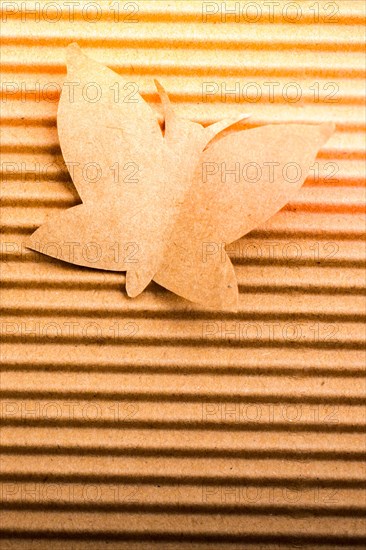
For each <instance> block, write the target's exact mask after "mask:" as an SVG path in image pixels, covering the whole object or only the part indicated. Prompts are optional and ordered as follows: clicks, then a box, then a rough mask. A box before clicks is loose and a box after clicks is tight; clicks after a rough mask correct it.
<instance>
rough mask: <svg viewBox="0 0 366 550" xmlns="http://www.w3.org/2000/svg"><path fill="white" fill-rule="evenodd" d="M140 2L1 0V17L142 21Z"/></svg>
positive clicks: (92, 21) (118, 21) (37, 19)
mask: <svg viewBox="0 0 366 550" xmlns="http://www.w3.org/2000/svg"><path fill="white" fill-rule="evenodd" d="M139 11H140V6H139V4H138V2H120V1H112V2H89V1H86V2H85V1H78V0H69V1H68V2H27V1H23V2H16V1H4V2H2V3H1V20H2V22H3V23H6V22H7V21H9V20H10V19H12V18H15V17H16V18H17V19H20V20H21V21H22V23H27V22H30V21H33V22H36V23H40V22H42V21H43V22H46V23H58V22H59V21H68V22H70V23H73V22H74V21H80V20H81V21H84V22H86V23H98V21H101V20H102V19H111V20H112V21H114V22H115V23H138V22H139Z"/></svg>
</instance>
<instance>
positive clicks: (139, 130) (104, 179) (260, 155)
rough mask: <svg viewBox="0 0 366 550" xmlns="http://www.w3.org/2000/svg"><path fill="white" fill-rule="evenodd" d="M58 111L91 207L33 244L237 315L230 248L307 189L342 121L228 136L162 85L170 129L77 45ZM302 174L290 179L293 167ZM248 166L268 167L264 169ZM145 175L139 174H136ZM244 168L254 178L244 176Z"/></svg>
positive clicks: (73, 168)
mask: <svg viewBox="0 0 366 550" xmlns="http://www.w3.org/2000/svg"><path fill="white" fill-rule="evenodd" d="M67 77H68V78H67V81H66V82H67V85H66V84H65V85H64V87H63V91H62V94H61V98H60V102H59V107H58V116H57V122H58V134H59V139H60V144H61V149H62V153H63V157H64V160H65V162H66V165H67V166H68V169H69V171H70V174H71V176H72V179H73V182H74V185H75V187H76V189H77V191H78V193H79V195H80V198H81V200H82V204H79V205H77V206H74V207H73V208H70V209H69V210H67V211H64V212H61V213H60V214H58V215H55V216H53V217H52V218H51V219H50V220H49V221H48V223H46V224H44V225H42V226H41V227H40V228H39V229H38V230H37V231H35V233H34V234H33V235H32V236H31V238H30V241H29V243H27V246H28V247H29V248H32V249H34V250H37V251H39V252H42V253H44V254H47V255H49V256H52V257H56V258H58V259H60V260H63V261H66V262H69V263H73V264H77V265H81V266H86V267H90V268H96V269H102V270H112V271H126V290H127V293H128V295H129V296H131V297H134V296H137V295H138V294H139V293H141V292H142V291H143V290H144V289H145V287H146V286H147V285H148V284H149V283H150V281H151V280H154V281H156V282H157V283H158V284H160V285H161V286H163V287H165V288H167V289H169V290H171V291H173V292H174V293H176V294H178V295H180V296H183V297H184V298H186V299H188V300H190V301H192V302H196V303H199V304H203V305H207V306H211V307H214V308H217V309H230V310H235V309H236V308H237V305H238V285H237V280H236V276H235V271H234V268H233V265H232V263H231V261H230V259H229V257H228V255H227V254H226V252H225V249H224V244H229V243H231V242H233V241H235V240H237V239H239V238H241V237H242V236H243V235H245V234H246V233H248V232H249V231H251V230H252V229H254V228H255V227H257V226H258V225H260V224H262V223H263V222H265V221H266V220H267V219H268V218H270V217H271V216H272V215H273V214H275V213H276V212H277V211H278V210H280V209H281V208H282V207H283V206H284V205H285V204H286V203H287V202H288V201H289V200H290V199H291V198H292V197H293V196H294V194H295V193H296V191H297V190H298V189H299V188H300V187H301V185H302V183H303V182H304V180H305V178H306V176H307V175H308V173H309V169H310V167H311V165H312V164H313V162H314V160H315V157H316V155H317V152H318V150H319V149H320V147H321V146H322V145H323V144H324V143H325V142H326V141H327V140H328V138H329V137H330V136H331V135H332V133H333V132H334V125H333V124H331V123H330V124H328V123H326V124H321V125H305V124H278V125H269V126H265V127H260V128H255V129H252V130H245V131H237V132H233V133H229V134H227V135H221V136H220V135H218V134H220V132H222V130H224V129H227V128H229V127H230V126H232V125H233V124H234V123H236V122H238V121H239V120H241V119H243V118H245V116H243V115H240V116H239V117H238V118H237V119H235V120H233V119H230V120H223V121H221V122H218V123H215V124H212V125H211V126H208V127H207V128H204V127H203V126H202V125H200V124H197V123H194V122H191V121H188V120H184V119H182V118H180V117H178V116H177V115H176V114H175V112H174V110H173V108H172V106H171V103H170V101H169V98H168V96H167V94H166V92H165V90H164V89H163V88H162V86H161V85H160V84H159V83H158V82H155V84H156V87H157V90H158V93H159V95H160V98H161V102H162V107H163V112H164V121H165V132H164V133H163V132H162V130H161V128H160V126H159V123H158V118H157V115H156V114H155V113H154V111H153V110H152V109H151V108H150V106H149V105H148V104H147V103H146V102H145V101H144V100H143V99H142V97H141V96H140V95H139V94H138V93H136V92H135V91H134V89H133V93H131V83H127V82H126V81H125V80H124V79H122V78H121V77H120V76H119V75H117V74H116V73H115V72H113V71H112V70H110V69H108V68H107V67H105V66H103V65H101V64H99V63H97V62H96V61H94V60H92V59H90V58H88V57H87V56H86V55H84V54H83V53H82V52H81V50H80V48H79V47H78V46H77V45H76V44H71V45H70V46H69V47H68V49H67ZM289 165H292V167H295V168H296V167H297V169H298V170H299V171H300V176H299V177H297V178H296V179H295V180H294V178H293V177H292V179H291V180H290V178H289V177H287V176H286V170H287V169H288V166H289ZM248 170H249V171H250V170H257V172H256V173H257V174H258V176H257V177H256V178H255V181H253V174H254V175H255V172H253V173H252V174H251V176H250V177H249V178H248V177H247V178H245V177H244V176H245V174H249V172H248ZM133 172H134V174H133ZM243 174H244V175H243Z"/></svg>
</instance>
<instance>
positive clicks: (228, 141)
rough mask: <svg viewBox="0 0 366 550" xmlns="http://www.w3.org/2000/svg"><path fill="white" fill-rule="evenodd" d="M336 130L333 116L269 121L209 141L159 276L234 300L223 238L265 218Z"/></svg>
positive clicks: (172, 285)
mask: <svg viewBox="0 0 366 550" xmlns="http://www.w3.org/2000/svg"><path fill="white" fill-rule="evenodd" d="M333 131H334V125H332V124H323V125H317V126H315V125H303V124H296V125H271V126H265V127H262V128H256V129H253V130H247V131H243V132H238V133H236V134H229V135H228V136H225V137H223V138H222V139H220V140H217V141H215V142H213V143H212V144H210V145H209V146H208V147H207V149H206V150H205V151H204V152H203V154H202V156H201V160H200V163H199V165H198V166H197V169H196V172H195V177H194V183H193V185H192V187H191V188H190V191H189V192H188V194H187V198H186V200H185V203H184V205H183V206H182V209H181V213H180V216H179V218H178V221H177V224H176V227H175V230H174V234H173V235H172V238H171V241H170V243H169V245H168V247H167V249H166V253H165V257H164V264H163V265H162V267H161V269H160V270H159V272H158V273H157V274H156V276H155V278H154V279H155V280H156V282H158V283H159V284H161V285H162V286H164V287H166V288H168V289H170V290H174V292H175V293H176V294H179V295H181V296H183V297H185V298H186V299H188V300H192V301H195V302H199V303H202V304H206V305H209V306H213V307H216V306H217V304H218V300H219V298H218V296H217V294H218V293H220V292H226V296H227V298H226V299H225V300H224V299H223V300H222V301H223V302H224V307H226V305H227V306H228V307H231V306H232V303H233V293H231V294H230V293H229V294H228V293H227V290H225V285H224V282H223V280H225V279H223V280H220V273H221V275H223V274H224V271H225V270H227V267H225V266H226V264H227V261H228V259H227V258H226V256H225V255H223V247H224V245H225V244H229V243H231V242H233V241H235V240H237V239H239V238H240V237H242V236H243V235H245V234H246V233H248V232H249V231H251V230H252V229H254V228H255V227H257V226H258V225H260V224H262V223H264V222H265V221H266V220H267V219H269V218H270V217H271V216H272V215H273V214H275V213H276V212H277V211H278V210H280V209H281V208H282V207H283V206H284V205H285V204H286V203H287V202H288V201H289V200H291V198H292V197H293V195H294V194H295V193H296V192H297V190H298V189H299V188H300V187H301V185H302V184H303V182H304V180H305V178H306V177H307V175H308V173H309V169H310V167H311V165H312V164H313V162H314V160H315V158H316V155H317V153H318V150H319V149H320V148H321V146H322V145H323V144H324V143H325V142H326V141H327V140H328V138H329V137H330V136H331V134H332V133H333ZM177 250H179V251H180V254H179V255H177ZM192 259H194V262H196V263H193V264H192ZM189 265H191V268H190V269H187V266H189ZM207 265H215V269H207ZM183 274H184V275H183ZM198 279H200V286H201V295H200V292H199V291H198V292H197V288H196V284H195V281H197V280H198ZM223 295H224V294H223Z"/></svg>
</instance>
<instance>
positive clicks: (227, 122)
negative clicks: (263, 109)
mask: <svg viewBox="0 0 366 550" xmlns="http://www.w3.org/2000/svg"><path fill="white" fill-rule="evenodd" d="M248 117H250V115H243V114H240V115H238V116H237V117H235V118H226V119H224V120H220V121H219V122H215V123H214V124H210V126H207V127H206V128H205V132H206V137H207V141H211V139H213V138H214V137H215V136H216V135H217V134H219V133H220V132H222V131H223V130H226V129H227V128H230V126H234V124H236V123H237V122H240V121H241V120H244V119H246V118H248Z"/></svg>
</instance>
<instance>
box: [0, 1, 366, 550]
mask: <svg viewBox="0 0 366 550" xmlns="http://www.w3.org/2000/svg"><path fill="white" fill-rule="evenodd" d="M34 4H37V3H35V2H2V9H3V21H2V24H1V27H2V29H1V30H2V41H3V43H2V50H1V58H2V59H1V60H2V92H3V93H2V103H1V132H2V166H1V167H2V180H3V181H2V193H1V200H2V212H1V226H2V232H3V234H2V237H1V239H2V243H1V246H2V249H1V251H2V260H3V262H2V268H1V271H2V273H1V275H2V281H3V288H2V295H1V304H2V307H3V311H4V317H3V319H2V335H3V343H2V349H1V352H2V364H3V366H2V374H1V392H2V401H1V421H2V432H1V444H2V455H1V481H0V486H1V501H2V502H1V532H2V535H3V537H4V539H3V542H2V548H12V549H13V548H14V549H15V548H17V549H18V548H40V549H43V548H44V549H46V548H47V549H48V548H55V549H58V548H60V549H61V548H62V549H64V548H75V549H78V548H95V549H97V548H98V549H100V548H104V547H105V546H106V544H107V543H108V545H107V546H106V547H108V548H126V549H127V548H129V549H130V548H179V549H184V548H202V549H206V548H207V549H208V548H210V549H211V548H216V547H217V548H230V549H231V548H244V547H245V548H253V549H254V548H303V547H304V548H338V547H342V548H344V547H346V548H355V547H361V546H363V544H364V536H365V531H366V526H365V519H364V514H365V511H366V500H365V491H364V482H365V462H364V459H365V446H366V443H365V435H364V429H365V424H366V418H365V370H364V360H365V354H364V351H363V345H364V341H365V325H364V324H363V322H364V314H365V301H364V297H363V295H362V292H363V290H364V286H365V273H364V260H365V247H364V243H363V240H362V239H363V234H364V230H365V218H364V203H365V189H364V175H365V169H364V144H365V143H364V131H365V110H364V98H365V83H364V80H363V78H364V72H365V71H364V69H365V61H364V46H363V42H364V30H363V21H364V15H365V4H364V2H363V1H360V2H358V1H338V2H307V1H301V2H300V1H297V2H293V3H292V4H293V5H292V8H291V7H290V8H289V7H288V6H287V7H286V5H288V4H289V3H288V2H282V3H281V4H280V5H279V6H278V5H277V4H276V5H272V8H271V7H270V6H266V3H265V2H264V3H263V2H251V3H249V2H238V3H237V4H235V3H226V9H230V8H233V9H234V10H236V15H235V14H234V15H227V20H226V22H225V21H224V15H223V14H224V8H223V6H222V3H221V2H218V3H215V2H208V3H207V2H206V3H205V2H203V3H202V2H200V1H185V2H180V1H179V2H178V1H177V2H161V1H156V2H153V1H146V2H143V1H140V2H99V5H100V6H101V7H102V12H101V14H98V12H96V11H95V10H94V9H93V6H92V7H90V6H89V7H87V4H94V5H95V2H94V3H90V2H76V3H75V4H78V6H77V7H76V8H75V12H74V20H73V21H71V20H70V16H69V15H68V14H69V9H70V7H67V3H65V2H57V3H55V2H40V3H38V6H37V5H36V6H35V7H36V9H38V14H40V16H39V18H38V15H34V14H33V15H32V14H31V13H30V12H29V11H28V10H30V9H31V8H32V7H34ZM248 4H251V6H248ZM253 5H254V6H253ZM136 7H137V8H138V10H136ZM224 7H225V6H224ZM18 8H19V9H18ZM83 8H84V11H83ZM270 9H271V10H272V9H273V10H274V12H273V17H272V16H271V13H272V12H270ZM294 9H296V13H297V18H298V20H297V22H296V23H293V22H291V21H293V20H294V19H295V17H294V15H293V13H294V12H293V10H294ZM60 10H61V11H60ZM93 10H94V11H93ZM116 10H119V12H118V11H116ZM287 10H289V11H287ZM291 10H292V11H291ZM132 11H136V13H135V14H132V15H131V13H132ZM10 12H13V13H12V14H10ZM203 12H204V13H206V16H207V17H206V21H205V20H204V19H205V18H204V17H203ZM211 12H212V14H211ZM213 12H215V13H213ZM118 13H119V17H118V21H116V20H114V18H115V17H116V14H118ZM60 14H61V16H60ZM97 17H98V18H99V17H100V19H99V21H97V22H92V20H93V19H96V18H97ZM37 19H39V20H37ZM131 19H134V20H136V22H131ZM255 19H258V20H257V21H254V20H255ZM318 19H319V20H318ZM72 41H77V42H78V43H79V44H80V45H81V46H83V47H84V48H85V50H86V51H87V53H89V54H90V55H91V56H92V57H95V58H96V59H98V60H100V61H102V62H104V63H105V64H107V65H108V66H110V67H112V68H113V69H115V70H116V71H117V72H119V73H120V74H123V75H125V76H126V77H128V78H129V79H130V80H131V81H134V82H136V83H137V84H138V86H139V88H140V90H141V92H142V93H143V95H144V97H145V98H147V99H148V100H149V101H151V102H154V104H155V105H156V108H157V110H159V109H160V107H159V102H158V97H157V94H156V92H155V90H154V88H153V83H152V78H153V77H157V78H159V80H160V81H161V82H162V84H163V85H164V86H165V88H166V89H167V91H168V92H169V94H170V97H171V99H172V101H173V102H174V104H175V106H176V108H177V110H178V111H179V112H180V113H181V114H183V115H185V116H187V117H189V118H192V119H195V120H198V121H200V122H203V123H208V122H212V121H214V120H217V119H219V118H221V117H223V116H225V115H228V114H229V113H232V114H236V113H238V111H239V110H240V112H242V111H244V112H250V113H252V117H251V119H249V121H248V123H247V127H252V126H257V125H261V124H267V123H271V122H274V121H278V122H283V121H302V122H320V121H325V120H327V121H334V122H335V123H336V124H337V132H336V134H335V135H334V137H333V138H332V139H331V140H330V141H329V142H328V143H327V145H326V146H325V147H324V148H323V149H322V151H321V153H320V155H319V157H318V162H319V164H318V165H317V166H316V169H315V172H313V173H312V174H311V175H310V176H309V179H308V180H307V182H306V184H305V186H304V187H303V189H302V190H301V192H300V193H299V195H298V197H297V199H296V201H295V202H294V203H291V204H289V205H288V206H287V207H286V208H285V209H284V210H283V211H282V212H280V213H279V214H277V215H276V216H275V217H274V218H272V219H271V220H270V221H269V222H268V223H267V224H266V225H265V226H264V227H259V228H258V229H257V230H256V231H254V232H253V233H251V234H250V235H248V236H246V237H245V238H243V239H242V240H241V241H240V242H238V243H236V244H235V246H233V247H232V249H231V252H230V253H231V256H232V257H233V260H234V262H235V265H236V270H237V274H238V280H239V284H240V291H241V298H240V310H239V313H237V314H235V315H230V314H222V313H219V312H210V313H207V311H203V310H200V309H199V308H198V307H196V306H192V305H190V304H189V303H188V302H185V301H183V300H181V299H179V298H177V297H175V296H173V295H172V294H170V293H168V292H166V291H164V290H163V289H161V288H158V286H157V285H154V284H152V285H150V287H149V288H148V290H147V291H145V292H144V293H143V295H141V296H140V297H139V298H137V299H135V300H130V299H127V297H126V296H125V293H124V288H123V287H124V276H123V275H121V274H113V273H105V272H98V271H93V270H88V269H82V268H78V267H76V266H72V265H66V264H62V263H58V262H57V261H53V260H52V259H50V258H47V257H44V256H39V255H37V254H36V253H33V252H31V251H29V250H27V249H26V248H25V246H24V241H25V239H26V236H27V235H29V234H30V233H31V232H32V231H33V230H34V229H36V228H37V227H38V226H39V225H40V224H42V223H43V222H44V221H45V220H46V218H47V216H49V215H52V213H53V212H55V211H58V210H60V209H65V208H67V207H68V206H71V205H73V204H75V203H76V202H77V200H78V198H77V195H76V192H75V191H74V189H73V185H72V183H71V181H70V177H69V175H68V173H67V170H66V167H65V166H64V165H63V162H62V158H61V152H60V149H59V143H58V138H57V130H56V110H57V100H58V90H59V86H60V85H61V83H62V81H63V78H64V75H65V53H64V47H65V46H66V45H67V44H69V43H70V42H72ZM268 82H272V83H274V82H275V83H276V85H275V94H274V96H273V97H272V96H269V86H268ZM9 83H10V86H9ZM37 83H38V84H37ZM204 83H211V84H212V85H213V87H212V88H211V89H213V90H215V92H216V93H215V94H213V95H211V96H210V97H209V98H208V100H207V101H204V99H205V98H204V97H203V96H202V87H203V85H204ZM253 83H255V84H254V86H253ZM266 83H267V84H266ZM290 83H295V84H296V87H297V89H299V88H300V91H301V99H299V100H298V101H296V102H295V101H293V97H294V96H293V94H294V91H295V88H294V86H293V84H292V87H291V85H290ZM11 84H13V86H11ZM249 85H250V86H251V87H250V86H249ZM225 86H226V91H229V90H232V89H236V90H238V86H239V93H240V94H241V97H240V98H239V99H240V101H239V102H236V101H235V96H234V95H230V94H229V95H227V96H225V93H224V95H223V96H221V95H220V92H221V91H223V92H225ZM235 86H236V88H235ZM34 90H36V91H34ZM258 90H259V92H258ZM318 91H319V96H318V95H317V93H318ZM254 93H258V94H259V95H260V93H261V94H262V98H261V99H260V100H259V95H258V98H257V99H258V100H255V101H254V99H256V98H255V97H254V98H253V95H251V94H254ZM4 163H9V164H4ZM48 163H50V165H49V166H48V168H47V170H46V169H45V167H46V166H47V165H48Z"/></svg>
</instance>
